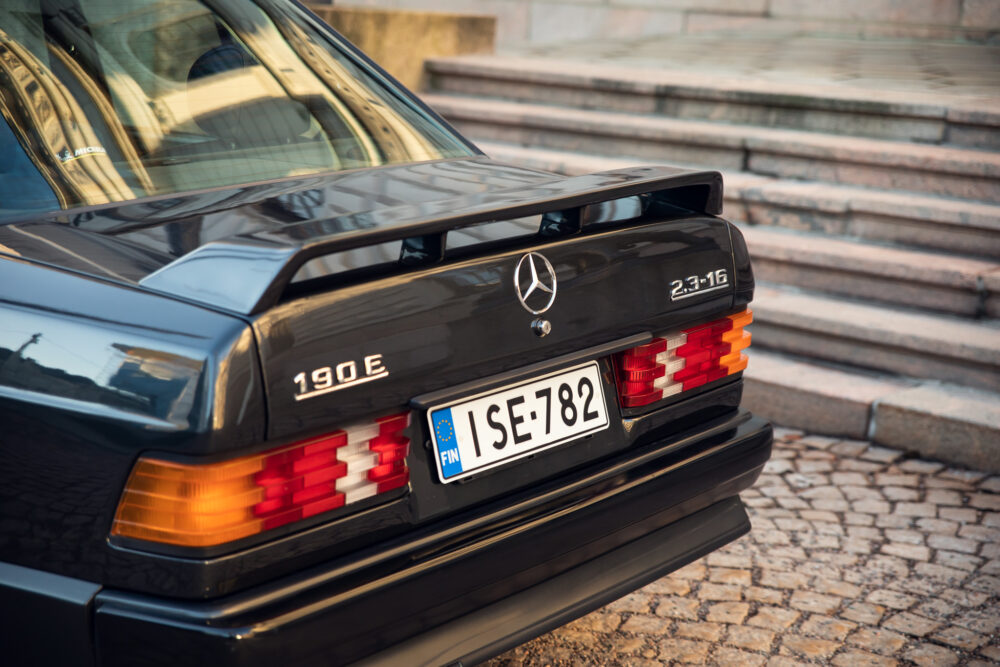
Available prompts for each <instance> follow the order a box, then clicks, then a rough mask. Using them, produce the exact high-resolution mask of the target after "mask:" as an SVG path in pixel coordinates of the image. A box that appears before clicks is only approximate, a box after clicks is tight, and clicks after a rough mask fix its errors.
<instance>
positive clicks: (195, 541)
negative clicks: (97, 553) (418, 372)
mask: <svg viewBox="0 0 1000 667" xmlns="http://www.w3.org/2000/svg"><path fill="white" fill-rule="evenodd" d="M409 418H410V416H409V413H404V414H399V415H392V416H389V417H383V418H381V419H377V420H375V421H374V422H368V423H359V424H353V425H351V426H348V427H345V428H343V429H341V430H339V431H335V432H333V433H329V434H327V435H323V436H320V437H317V438H311V439H309V440H304V441H301V442H297V443H293V444H291V445H285V446H283V447H278V448H276V449H271V450H268V451H265V452H261V453H259V454H253V455H251V456H244V457H240V458H238V459H233V460H230V461H224V462H221V463H209V464H188V463H176V462H173V461H164V460H159V459H155V458H148V457H142V458H140V459H139V461H138V462H137V463H136V465H135V467H134V468H133V469H132V474H131V475H130V476H129V479H128V482H127V483H126V485H125V491H124V493H123V494H122V498H121V500H120V501H119V503H118V512H117V514H116V516H115V521H114V524H113V525H112V527H111V534H112V535H121V536H125V537H133V538H136V539H141V540H148V541H152V542H162V543H166V544H176V545H180V546H212V545H216V544H222V543H224V542H230V541H233V540H238V539H240V538H243V537H247V536H250V535H255V534H257V533H262V532H264V531H267V530H271V529H273V528H277V527H278V526H283V525H285V524H288V523H292V522H294V521H301V520H302V519H307V518H309V517H311V516H315V515H317V514H322V513H323V512H329V511H330V510H333V509H337V508H338V507H342V506H344V505H348V504H350V503H353V502H357V501H359V500H362V499H364V498H370V497H372V496H374V495H377V494H380V493H385V492H386V491H391V490H393V489H397V488H400V487H402V486H405V485H406V484H407V483H408V482H409V480H410V471H409V469H408V468H407V467H406V455H407V454H408V453H409V447H410V441H409V438H407V437H406V436H405V435H404V434H403V432H404V431H405V430H406V427H407V426H408V425H409Z"/></svg>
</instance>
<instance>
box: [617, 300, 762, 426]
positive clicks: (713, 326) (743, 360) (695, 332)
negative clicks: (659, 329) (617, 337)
mask: <svg viewBox="0 0 1000 667" xmlns="http://www.w3.org/2000/svg"><path fill="white" fill-rule="evenodd" d="M752 321H753V313H752V312H751V311H750V310H745V311H743V312H742V313H737V314H735V315H729V316H728V317H724V318H722V319H719V320H714V321H712V322H708V323H706V324H700V325H698V326H695V327H691V328H689V329H685V330H683V331H680V332H677V333H672V334H667V335H666V336H663V337H659V338H654V339H653V340H652V341H650V342H649V343H645V344H643V345H639V346H638V347H634V348H632V349H630V350H626V351H625V352H621V353H619V354H617V355H615V377H616V378H617V383H618V397H619V400H620V401H621V404H622V407H624V408H637V407H642V406H644V405H649V404H650V403H655V402H657V401H661V400H663V399H664V398H667V397H668V396H673V395H674V394H679V393H680V392H682V391H688V390H689V389H694V388H695V387H700V386H701V385H703V384H707V383H709V382H714V381H715V380H719V379H721V378H724V377H726V376H727V375H732V374H734V373H738V372H740V371H742V370H743V369H744V368H746V367H747V355H745V354H743V352H742V351H743V350H745V349H746V348H747V347H749V345H750V332H749V331H746V330H745V327H746V326H747V325H748V324H750V322H752Z"/></svg>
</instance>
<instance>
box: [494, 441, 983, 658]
mask: <svg viewBox="0 0 1000 667" xmlns="http://www.w3.org/2000/svg"><path fill="white" fill-rule="evenodd" d="M776 435H777V436H778V437H777V438H776V440H775V449H774V455H773V457H772V459H771V461H770V462H769V463H768V464H767V468H766V469H765V471H764V474H763V475H762V476H761V478H760V480H759V481H758V482H757V484H756V485H755V486H754V488H753V489H751V490H749V491H747V492H746V493H745V494H743V498H744V501H745V502H746V504H747V506H748V508H749V510H750V518H751V521H752V522H753V530H752V531H751V533H750V534H749V535H747V536H745V537H743V538H741V539H740V540H737V541H736V542H734V543H733V544H731V545H729V546H728V547H726V548H724V549H722V550H720V551H718V552H716V553H713V554H710V555H709V556H707V557H705V558H703V559H701V560H699V561H696V562H695V563H692V564H691V565H688V566H687V567H685V568H683V569H681V570H679V571H677V572H675V573H673V574H672V575H670V576H668V577H665V578H663V579H661V580H659V581H656V582H654V583H652V584H650V585H648V586H646V587H645V588H643V589H641V590H639V591H638V592H636V593H633V594H632V595H630V596H628V597H625V598H623V599H621V600H618V601H617V602H614V603H612V604H610V605H608V606H607V607H604V608H603V609H600V610H598V611H596V612H594V613H592V614H590V615H588V616H585V617H583V618H581V619H579V620H577V621H575V622H573V623H570V624H569V625H567V626H565V627H563V628H560V629H558V630H556V631H554V632H551V633H549V634H547V635H544V636H542V637H540V638H538V639H536V640H534V641H532V642H529V643H527V644H525V645H523V646H520V647H518V648H516V649H514V650H512V651H509V652H508V653H505V654H504V655H502V656H499V657H498V658H495V659H494V660H492V661H491V662H489V663H488V665H489V666H490V667H514V666H520V665H532V666H534V665H538V666H542V665H552V666H556V665H636V666H637V667H645V666H653V665H665V664H676V663H697V664H715V665H748V666H754V665H767V666H768V667H791V666H794V665H799V664H832V665H837V666H838V667H840V666H843V667H856V666H865V665H921V666H923V665H927V666H930V665H933V666H935V667H937V666H948V665H970V666H972V665H975V666H982V665H996V664H1000V476H993V477H990V476H988V475H986V474H984V473H978V472H975V471H971V470H965V469H954V468H948V467H947V466H945V465H944V464H941V463H937V462H932V461H925V460H920V459H906V458H904V457H903V456H902V455H901V453H900V452H898V451H895V450H890V449H884V448H881V447H876V446H872V445H870V444H869V443H865V442H857V441H844V440H837V439H834V438H825V437H818V436H804V435H803V434H802V433H800V432H797V431H789V430H783V429H779V430H778V431H777V434H776Z"/></svg>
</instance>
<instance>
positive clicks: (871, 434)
mask: <svg viewBox="0 0 1000 667" xmlns="http://www.w3.org/2000/svg"><path fill="white" fill-rule="evenodd" d="M751 326H752V325H751ZM751 331H752V329H751ZM743 406H744V407H746V408H747V409H749V410H750V411H751V412H753V413H754V414H756V415H759V416H761V417H765V418H767V419H770V420H771V421H773V422H774V423H775V424H780V425H782V426H785V427H791V428H798V429H803V430H807V431H808V432H810V433H817V434H823V435H829V436H832V437H847V438H853V439H856V440H871V441H872V442H874V443H876V444H879V445H883V446H886V447H890V448H893V449H898V450H903V451H906V452H916V453H918V454H919V455H920V456H922V457H925V458H935V459H939V460H941V461H945V462H947V463H952V464H958V465H962V466H967V467H970V468H974V469H977V470H984V471H989V472H1000V394H995V393H992V392H988V391H983V390H977V389H969V388H967V387H962V386H959V385H952V384H947V383H940V382H931V381H919V380H908V379H901V378H895V377H891V376H882V375H875V374H862V373H858V372H855V371H853V370H851V369H847V368H841V367H837V366H835V365H832V364H831V365H819V364H815V363H812V362H810V361H806V360H801V359H798V358H794V357H790V356H787V355H782V354H776V353H772V352H764V351H760V350H753V348H752V346H751V350H750V363H749V365H748V367H747V370H746V371H745V372H744V390H743ZM831 442H832V441H831Z"/></svg>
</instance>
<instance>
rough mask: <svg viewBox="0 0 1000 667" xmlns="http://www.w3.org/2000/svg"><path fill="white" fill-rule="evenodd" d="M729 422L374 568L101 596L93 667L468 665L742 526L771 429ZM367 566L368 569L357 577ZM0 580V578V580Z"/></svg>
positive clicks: (742, 420) (658, 446)
mask: <svg viewBox="0 0 1000 667" xmlns="http://www.w3.org/2000/svg"><path fill="white" fill-rule="evenodd" d="M748 417H749V415H747V413H740V414H738V415H735V416H732V417H731V418H727V419H724V420H722V421H720V422H719V423H717V424H715V425H714V427H713V428H711V429H709V430H707V431H704V432H702V433H699V434H697V435H691V436H688V437H687V438H684V439H683V440H685V441H686V442H684V443H683V446H682V447H678V445H679V444H680V443H679V442H678V441H677V440H672V441H670V442H663V443H655V444H651V445H648V446H646V447H643V448H642V450H641V451H639V452H635V453H634V454H633V455H632V456H630V457H629V458H627V459H623V460H620V461H616V462H612V463H611V464H608V465H605V466H604V467H603V468H602V469H601V471H600V474H594V475H591V477H592V483H591V484H590V486H589V487H588V488H589V489H590V492H589V493H588V494H586V495H582V496H581V495H576V496H574V497H573V498H572V499H571V500H566V501H564V502H563V503H562V504H561V505H560V504H559V503H551V504H549V505H548V506H547V507H546V508H545V511H544V512H535V513H534V514H533V515H531V516H520V517H516V518H514V519H512V518H510V517H509V516H508V517H505V518H504V519H503V520H502V521H501V520H498V521H497V522H496V523H494V524H493V525H492V526H491V529H490V530H489V531H488V532H485V533H481V534H478V535H476V536H475V537H474V538H469V537H468V536H464V535H455V536H454V538H453V539H451V540H450V541H444V540H439V541H438V543H436V544H435V545H434V546H433V548H430V547H429V548H427V549H426V550H424V551H419V550H413V551H411V552H410V553H409V554H408V556H407V558H406V559H405V560H404V561H402V562H400V561H397V562H394V563H393V564H392V567H382V568H381V569H380V570H379V571H377V572H373V571H364V570H362V571H359V572H358V573H357V574H355V575H353V576H351V577H333V576H332V569H331V568H330V567H317V568H312V569H310V570H306V571H302V572H299V573H296V574H295V575H293V576H291V577H287V578H286V579H284V580H281V581H279V582H276V583H274V584H272V585H269V586H266V587H264V586H262V587H258V588H256V589H253V590H250V591H247V592H245V593H241V594H239V595H234V596H230V597H227V598H221V599H219V600H211V601H193V602H192V601H176V600H168V599H163V598H155V597H151V596H144V595H137V594H131V593H124V592H118V591H112V590H103V591H101V592H100V593H97V595H96V596H95V597H94V598H92V600H91V604H92V605H93V607H92V608H93V609H94V612H93V625H92V627H93V633H94V636H95V641H96V647H95V648H96V662H97V664H100V665H130V666H136V665H177V664H183V665H212V666H213V667H220V666H223V665H274V664H294V665H314V664H315V665H319V664H323V665H331V664H348V663H352V662H360V663H361V664H371V665H399V664H406V665H446V664H453V663H456V662H460V663H461V664H466V665H467V664H471V663H474V662H477V661H479V660H482V659H485V658H487V657H489V656H491V655H495V654H497V653H499V652H501V651H503V650H505V649H507V648H509V647H512V646H515V645H517V644H519V643H521V642H523V641H525V640H527V639H529V638H531V637H533V636H536V635H538V634H541V633H543V632H545V631H547V630H549V629H551V628H554V627H557V626H559V625H561V624H563V623H565V622H567V621H569V620H572V619H573V618H576V617H578V616H581V615H583V614H585V613H587V612H589V611H591V610H593V609H595V608H598V607H600V606H601V605H603V604H606V603H607V602H609V601H611V600H613V599H615V598H617V597H619V596H621V595H623V594H625V593H627V592H629V591H631V590H634V589H635V588H638V587H640V586H642V585H644V584H645V583H648V582H650V581H653V580H655V579H657V578H658V577H660V576H662V575H664V574H666V573H667V572H670V571H672V570H674V569H676V568H678V567H681V566H682V565H684V564H686V563H688V562H690V561H692V560H694V559H696V558H699V557H701V556H703V555H704V554H706V553H709V552H710V551H712V550H714V549H716V548H718V547H720V546H722V545H724V544H726V543H727V542H729V541H731V540H733V539H736V538H737V537H739V536H740V535H742V534H744V533H745V532H747V531H748V530H749V528H750V524H749V522H748V520H747V517H746V513H745V512H744V510H743V506H742V504H741V502H740V501H739V499H738V497H737V494H738V493H739V492H740V491H741V490H743V489H745V488H747V487H748V486H750V485H751V484H752V483H753V481H754V480H755V479H756V477H757V476H758V475H759V474H760V471H761V469H762V467H763V465H764V463H765V462H766V461H767V458H768V456H769V455H770V449H771V439H772V436H771V427H770V425H769V424H767V423H766V422H764V421H762V420H758V419H753V418H748ZM373 569H374V568H373ZM0 583H2V582H0ZM0 606H2V605H0Z"/></svg>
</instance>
